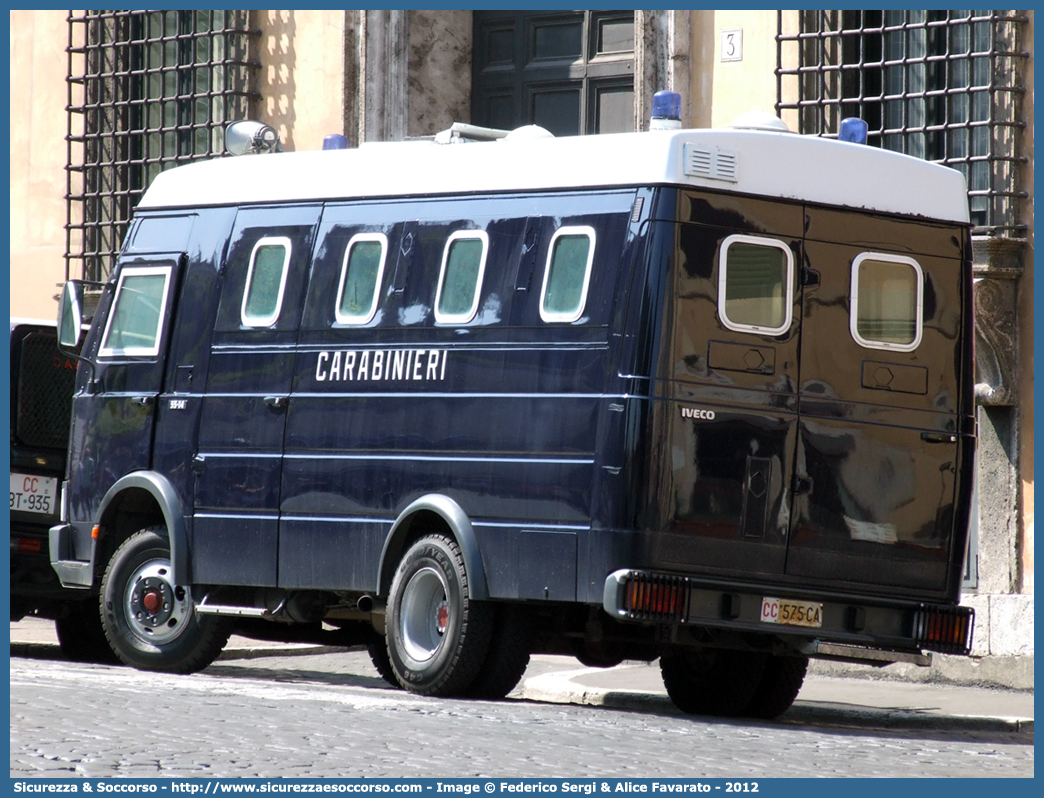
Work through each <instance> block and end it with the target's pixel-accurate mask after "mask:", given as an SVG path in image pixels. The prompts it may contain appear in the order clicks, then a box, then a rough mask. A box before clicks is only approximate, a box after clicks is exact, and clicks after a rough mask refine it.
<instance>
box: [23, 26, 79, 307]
mask: <svg viewBox="0 0 1044 798" xmlns="http://www.w3.org/2000/svg"><path fill="white" fill-rule="evenodd" d="M10 14H11V17H10V25H11V29H10V53H9V55H10V81H11V94H10V101H11V108H10V115H11V120H12V124H11V128H10V148H11V162H10V164H11V166H10V168H11V174H10V181H11V193H10V225H11V226H10V235H11V240H10V247H11V249H10V261H9V268H10V289H11V314H12V315H17V316H23V317H31V318H44V319H53V318H54V317H55V315H56V313H57V309H58V305H57V303H56V302H55V300H54V297H55V295H56V294H57V293H58V287H59V285H60V284H61V283H62V282H63V281H64V280H65V260H64V254H65V161H66V150H65V134H66V115H65V105H66V102H67V98H66V84H65V72H66V68H67V64H66V59H65V54H64V52H63V50H64V48H65V43H66V41H67V39H68V36H69V33H68V25H67V23H66V21H65V12H59V11H11V12H10Z"/></svg>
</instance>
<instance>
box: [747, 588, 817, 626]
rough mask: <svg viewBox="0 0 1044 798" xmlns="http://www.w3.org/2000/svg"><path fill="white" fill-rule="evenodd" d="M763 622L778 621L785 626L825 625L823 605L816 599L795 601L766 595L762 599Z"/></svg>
mask: <svg viewBox="0 0 1044 798" xmlns="http://www.w3.org/2000/svg"><path fill="white" fill-rule="evenodd" d="M761 620H762V622H763V623H778V624H782V625H784V626H812V627H815V628H817V629H818V628H819V627H821V626H822V625H823V605H822V604H819V603H817V602H815V601H793V600H792V599H778V598H771V597H769V596H766V597H765V598H763V599H762V600H761Z"/></svg>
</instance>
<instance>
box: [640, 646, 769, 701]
mask: <svg viewBox="0 0 1044 798" xmlns="http://www.w3.org/2000/svg"><path fill="white" fill-rule="evenodd" d="M766 658H767V655H766V654H761V653H757V652H748V651H732V650H729V649H688V648H678V647H671V648H666V649H664V650H663V652H662V653H661V655H660V673H661V674H662V676H663V684H664V687H666V688H667V695H669V696H670V697H671V701H673V702H674V704H675V706H677V707H678V709H680V710H681V711H682V712H687V713H689V714H691V715H719V716H724V717H736V716H739V715H742V714H743V713H744V711H745V710H746V709H747V706H748V705H749V704H750V702H751V700H752V699H753V698H754V695H755V693H756V691H757V689H758V687H759V686H760V684H761V678H762V675H763V673H764V671H765V660H766Z"/></svg>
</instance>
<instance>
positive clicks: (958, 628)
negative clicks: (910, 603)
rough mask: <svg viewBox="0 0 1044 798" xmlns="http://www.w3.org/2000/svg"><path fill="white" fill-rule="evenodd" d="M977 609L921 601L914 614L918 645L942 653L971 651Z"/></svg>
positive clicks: (914, 628)
mask: <svg viewBox="0 0 1044 798" xmlns="http://www.w3.org/2000/svg"><path fill="white" fill-rule="evenodd" d="M974 625H975V610H973V609H972V608H971V607H941V606H928V605H925V604H922V605H921V606H920V608H919V609H918V610H917V612H915V613H914V621H913V636H914V639H915V640H916V642H917V645H918V646H920V647H921V648H923V649H927V650H928V651H938V652H940V653H942V654H962V655H966V654H968V653H970V652H971V645H972V628H973V626H974Z"/></svg>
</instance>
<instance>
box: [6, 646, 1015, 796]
mask: <svg viewBox="0 0 1044 798" xmlns="http://www.w3.org/2000/svg"><path fill="white" fill-rule="evenodd" d="M528 675H529V674H528V673H527V676H528ZM1032 739H1033V738H1032V735H1029V736H1025V735H1017V734H1011V733H1003V732H985V731H984V732H971V731H962V730H891V731H888V730H873V729H853V728H837V727H830V726H829V725H825V724H817V723H815V722H809V721H808V720H802V721H800V722H786V721H782V722H775V723H765V722H754V721H732V720H714V719H705V718H689V717H684V716H680V715H677V714H673V713H668V712H666V711H663V712H656V711H649V712H628V711H621V710H614V709H609V708H605V707H587V706H574V705H561V704H543V703H537V702H532V701H524V700H517V699H511V698H509V699H508V700H505V701H501V702H482V701H459V700H437V699H428V698H421V697H416V696H412V695H409V694H407V693H404V692H402V691H398V690H392V689H390V688H388V687H387V686H386V685H385V684H384V682H383V681H381V680H380V679H379V677H377V675H376V672H375V671H373V669H372V668H371V667H370V664H369V660H368V658H367V655H366V654H365V652H352V651H349V652H346V653H336V654H323V655H317V656H277V657H265V658H260V659H242V660H223V661H219V662H217V663H215V664H214V665H212V666H211V667H210V668H208V669H207V670H206V671H204V672H202V673H200V674H196V675H193V676H171V675H165V674H155V673H145V672H140V671H135V670H132V669H130V668H113V667H103V666H90V665H79V664H74V663H68V662H64V661H61V660H47V659H29V658H12V660H11V776H12V777H26V776H45V777H56V776H77V777H106V776H123V777H189V776H209V777H236V776H251V777H253V776H258V777H274V776H284V777H318V776H338V777H353V776H354V777H359V776H365V777H396V776H403V777H406V776H414V777H431V776H454V777H472V776H494V777H503V776H520V777H521V776H528V777H551V776H558V777H580V776H595V777H598V776H604V777H612V776H619V777H627V776H629V777H657V776H658V777H672V776H673V777H681V776H700V777H707V778H714V777H735V778H747V779H749V778H767V777H789V776H806V777H808V776H812V777H820V776H824V777H832V776H897V777H940V776H965V777H1013V776H1019V777H1032V775H1033V744H1032Z"/></svg>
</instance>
